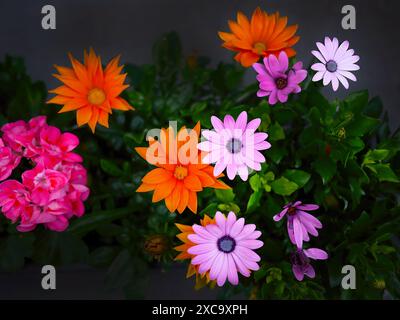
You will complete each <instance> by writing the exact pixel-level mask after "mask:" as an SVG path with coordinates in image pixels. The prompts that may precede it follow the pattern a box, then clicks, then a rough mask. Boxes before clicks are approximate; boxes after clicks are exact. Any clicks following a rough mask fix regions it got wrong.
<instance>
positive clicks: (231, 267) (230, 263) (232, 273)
mask: <svg viewBox="0 0 400 320" xmlns="http://www.w3.org/2000/svg"><path fill="white" fill-rule="evenodd" d="M227 267H228V280H229V282H230V283H231V284H233V285H234V286H236V285H237V284H238V283H239V277H238V274H237V269H236V264H235V261H234V260H233V257H232V255H231V254H228V255H227Z"/></svg>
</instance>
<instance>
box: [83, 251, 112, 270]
mask: <svg viewBox="0 0 400 320" xmlns="http://www.w3.org/2000/svg"><path fill="white" fill-rule="evenodd" d="M116 253H117V248H116V247H110V246H103V247H98V248H96V249H95V250H93V251H92V252H91V253H90V255H89V258H88V263H89V264H90V265H92V266H94V267H97V268H98V267H106V266H108V265H110V263H111V262H112V261H113V259H114V258H115V255H116Z"/></svg>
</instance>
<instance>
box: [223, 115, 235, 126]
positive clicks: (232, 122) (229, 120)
mask: <svg viewBox="0 0 400 320" xmlns="http://www.w3.org/2000/svg"><path fill="white" fill-rule="evenodd" d="M224 127H225V129H235V120H234V119H233V117H232V116H231V115H230V114H227V115H226V116H225V118H224Z"/></svg>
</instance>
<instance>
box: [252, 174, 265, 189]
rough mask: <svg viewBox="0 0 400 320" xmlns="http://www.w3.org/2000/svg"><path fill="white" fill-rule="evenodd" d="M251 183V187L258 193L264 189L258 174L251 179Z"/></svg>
mask: <svg viewBox="0 0 400 320" xmlns="http://www.w3.org/2000/svg"><path fill="white" fill-rule="evenodd" d="M249 183H250V187H251V189H252V190H253V191H258V190H260V189H261V187H262V184H261V179H260V176H259V175H258V174H255V175H253V176H251V178H250V179H249Z"/></svg>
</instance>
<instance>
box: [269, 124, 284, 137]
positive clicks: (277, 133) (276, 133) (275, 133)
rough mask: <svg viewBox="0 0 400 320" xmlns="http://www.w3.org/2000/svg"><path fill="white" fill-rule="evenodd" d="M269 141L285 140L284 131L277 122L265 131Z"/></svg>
mask: <svg viewBox="0 0 400 320" xmlns="http://www.w3.org/2000/svg"><path fill="white" fill-rule="evenodd" d="M267 133H268V135H269V140H271V141H278V140H283V139H285V131H284V130H283V128H282V127H281V125H280V124H279V123H278V122H275V123H273V124H272V125H271V126H270V127H269V128H268V130H267Z"/></svg>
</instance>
